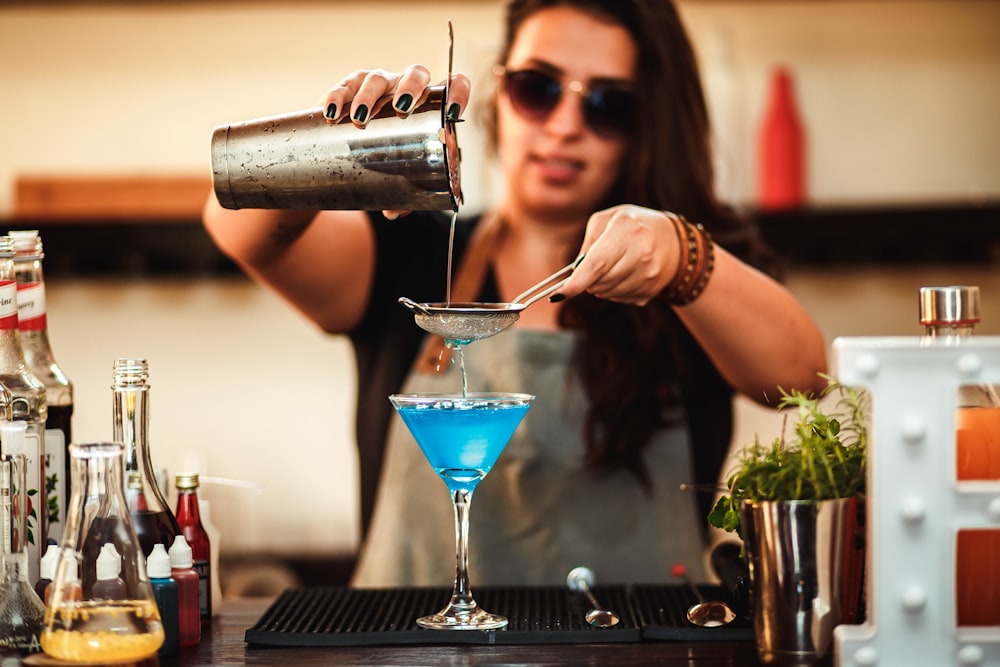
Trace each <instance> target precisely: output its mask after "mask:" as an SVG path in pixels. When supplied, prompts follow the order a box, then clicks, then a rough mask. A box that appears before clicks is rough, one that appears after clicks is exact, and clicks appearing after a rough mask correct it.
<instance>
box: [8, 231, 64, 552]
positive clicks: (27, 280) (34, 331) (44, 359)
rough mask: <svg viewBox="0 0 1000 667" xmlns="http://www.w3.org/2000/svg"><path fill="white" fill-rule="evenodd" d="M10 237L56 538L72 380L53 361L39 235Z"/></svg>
mask: <svg viewBox="0 0 1000 667" xmlns="http://www.w3.org/2000/svg"><path fill="white" fill-rule="evenodd" d="M10 236H11V238H13V239H14V252H15V255H14V277H15V280H16V281H17V312H18V329H19V330H20V332H21V347H22V348H23V349H24V360H25V362H27V364H28V368H29V369H31V372H32V374H33V375H34V376H35V377H36V378H38V379H39V380H40V381H41V382H42V384H44V385H45V393H46V406H47V408H48V415H47V416H46V418H45V465H46V474H47V475H48V479H47V480H46V482H47V487H49V489H50V490H49V494H48V495H49V505H48V508H49V516H48V521H49V532H48V536H49V537H50V538H52V539H53V540H55V541H56V542H58V541H59V536H60V535H62V525H63V524H62V521H61V519H62V517H64V516H65V515H66V505H67V503H68V502H69V494H70V490H69V489H68V488H67V484H68V483H69V452H68V450H67V449H66V448H67V447H68V446H69V443H71V442H72V441H73V429H72V427H71V421H72V417H73V383H72V381H71V380H70V379H69V376H68V375H66V372H65V371H63V369H62V368H61V367H60V366H59V363H58V362H57V361H56V358H55V355H53V354H52V347H51V345H50V344H49V332H48V305H47V304H48V302H47V301H46V299H45V276H44V274H43V272H42V259H43V258H44V257H45V253H44V251H43V249H42V239H41V237H40V236H39V235H38V231H37V230H20V231H12V232H10Z"/></svg>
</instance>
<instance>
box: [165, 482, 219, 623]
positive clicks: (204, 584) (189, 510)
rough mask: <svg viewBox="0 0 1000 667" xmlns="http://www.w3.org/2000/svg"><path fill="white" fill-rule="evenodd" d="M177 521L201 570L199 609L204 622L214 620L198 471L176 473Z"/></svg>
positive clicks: (208, 544)
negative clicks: (199, 495) (199, 498)
mask: <svg viewBox="0 0 1000 667" xmlns="http://www.w3.org/2000/svg"><path fill="white" fill-rule="evenodd" d="M174 485H175V486H176V487H177V511H176V513H175V515H176V517H177V524H178V525H179V526H180V527H181V533H182V534H183V535H184V539H185V540H187V543H188V545H190V547H191V553H192V557H193V560H194V563H193V567H194V571H195V572H197V573H198V608H199V613H200V614H201V622H202V623H211V622H212V575H213V573H212V544H211V542H210V541H209V539H208V531H207V530H205V526H203V525H202V523H201V508H200V507H199V503H198V486H199V479H198V473H193V472H183V473H177V475H176V476H175V477H174Z"/></svg>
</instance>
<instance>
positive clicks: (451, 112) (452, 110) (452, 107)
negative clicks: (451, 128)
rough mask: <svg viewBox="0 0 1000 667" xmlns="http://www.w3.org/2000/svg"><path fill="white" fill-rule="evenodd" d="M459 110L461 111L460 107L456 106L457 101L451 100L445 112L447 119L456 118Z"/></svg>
mask: <svg viewBox="0 0 1000 667" xmlns="http://www.w3.org/2000/svg"><path fill="white" fill-rule="evenodd" d="M459 111H461V107H459V106H458V102H452V103H451V104H449V105H448V111H447V112H445V115H446V116H447V117H448V120H458V112H459Z"/></svg>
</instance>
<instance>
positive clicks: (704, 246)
mask: <svg viewBox="0 0 1000 667" xmlns="http://www.w3.org/2000/svg"><path fill="white" fill-rule="evenodd" d="M668 215H670V216H671V218H672V219H673V221H674V228H675V229H676V230H677V240H678V242H679V244H680V246H679V249H678V252H679V258H678V260H677V269H676V270H675V271H674V275H673V277H672V278H671V279H670V282H669V283H667V286H666V287H665V288H664V289H663V292H662V294H663V296H664V297H665V298H666V300H667V302H668V303H669V304H671V305H673V306H686V305H688V304H689V303H691V302H692V301H694V300H695V299H697V298H698V297H699V296H701V293H702V292H704V291H705V287H706V285H708V279H709V277H710V276H711V275H712V270H713V269H714V268H715V250H714V248H713V246H712V237H711V236H710V235H709V233H708V231H707V230H706V229H705V228H704V227H703V226H702V225H701V224H699V223H694V224H692V223H690V222H688V221H687V220H686V219H685V218H684V216H682V215H673V214H668Z"/></svg>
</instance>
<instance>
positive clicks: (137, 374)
mask: <svg viewBox="0 0 1000 667" xmlns="http://www.w3.org/2000/svg"><path fill="white" fill-rule="evenodd" d="M111 391H112V397H113V399H114V421H113V424H112V426H113V437H112V440H114V441H115V442H120V443H122V444H123V445H124V446H125V475H126V480H127V481H128V500H129V505H128V507H129V509H130V510H131V512H132V522H133V525H134V526H135V532H136V535H138V536H139V544H140V545H142V555H143V556H144V557H146V558H149V554H151V553H152V552H153V545H154V544H156V543H157V542H159V543H161V544H162V545H163V546H164V547H166V548H167V549H169V548H170V547H171V545H173V543H174V538H176V537H177V536H178V535H180V534H181V529H180V526H178V525H177V520H176V519H175V518H174V513H173V512H172V511H171V509H170V506H169V505H168V504H167V501H166V499H165V498H164V496H163V491H162V490H161V488H160V485H159V484H158V483H157V481H156V474H155V472H154V468H153V462H152V459H151V457H150V446H149V364H148V363H147V362H146V360H145V359H135V358H122V359H116V360H115V364H114V384H113V385H112V387H111Z"/></svg>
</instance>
